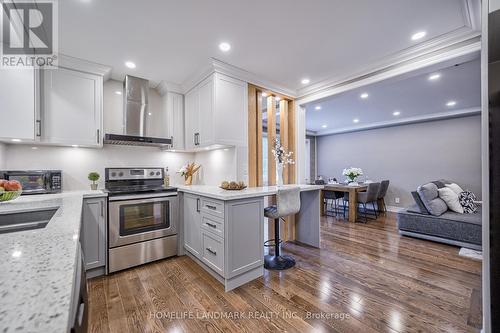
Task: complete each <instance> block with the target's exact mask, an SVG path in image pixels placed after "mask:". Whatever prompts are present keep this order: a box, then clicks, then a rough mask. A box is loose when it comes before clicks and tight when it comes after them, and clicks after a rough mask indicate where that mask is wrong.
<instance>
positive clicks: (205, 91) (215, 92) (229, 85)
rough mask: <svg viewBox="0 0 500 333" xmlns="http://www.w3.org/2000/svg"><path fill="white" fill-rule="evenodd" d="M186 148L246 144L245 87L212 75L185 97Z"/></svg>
mask: <svg viewBox="0 0 500 333" xmlns="http://www.w3.org/2000/svg"><path fill="white" fill-rule="evenodd" d="M185 103H186V105H185V117H186V118H185V122H186V126H185V129H186V131H185V134H186V142H185V144H186V149H189V150H196V149H197V148H205V147H210V146H213V145H230V146H239V145H246V140H247V125H246V124H247V119H246V115H247V111H246V110H247V84H246V82H243V81H240V80H237V79H234V78H231V77H229V76H226V75H223V74H220V73H217V72H216V73H213V74H211V75H210V76H209V77H207V78H206V79H204V80H203V81H201V82H200V83H198V84H197V85H196V86H195V87H194V88H192V89H191V90H190V91H189V92H188V93H187V94H186V98H185Z"/></svg>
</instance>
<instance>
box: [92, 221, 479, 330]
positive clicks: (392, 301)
mask: <svg viewBox="0 0 500 333" xmlns="http://www.w3.org/2000/svg"><path fill="white" fill-rule="evenodd" d="M321 236H322V244H321V249H315V248H311V247H308V246H303V245H299V244H292V243H287V244H285V245H284V252H285V253H288V254H291V255H293V256H294V257H295V258H296V260H297V265H296V267H294V268H292V269H290V270H287V271H282V272H274V271H265V274H264V276H263V277H262V278H259V279H257V280H255V281H252V282H251V283H248V284H246V285H244V286H242V287H240V288H238V289H236V290H234V291H232V292H229V293H225V292H224V289H223V287H222V285H221V284H220V283H219V282H217V281H216V280H215V279H214V278H212V277H211V276H210V275H209V274H208V273H206V272H205V271H204V270H203V269H202V268H200V267H199V266H198V265H197V264H195V263H194V261H192V260H191V259H190V258H188V257H187V256H183V257H176V258H171V259H166V260H162V261H158V262H155V263H152V264H148V265H144V266H141V267H137V268H134V269H130V270H127V271H123V272H119V273H116V274H112V275H109V276H106V277H100V278H95V279H93V280H90V282H89V290H90V295H89V298H90V301H89V303H90V305H89V309H90V315H89V317H90V324H89V331H90V332H118V333H125V332H233V331H235V332H252V333H256V332H276V331H283V332H285V331H287V332H364V333H368V332H479V331H480V327H481V263H480V262H478V261H473V260H470V259H466V258H463V257H460V256H458V250H459V249H458V248H457V247H452V246H447V245H443V244H438V243H433V242H429V241H424V240H418V239H413V238H408V237H401V236H399V235H398V233H397V229H396V220H395V214H393V213H388V216H387V217H381V218H379V219H378V220H377V221H369V222H368V224H361V223H356V224H353V223H347V222H345V221H340V220H336V219H334V218H331V217H324V218H323V219H322V228H321Z"/></svg>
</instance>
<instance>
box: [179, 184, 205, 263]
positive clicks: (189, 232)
mask: <svg viewBox="0 0 500 333" xmlns="http://www.w3.org/2000/svg"><path fill="white" fill-rule="evenodd" d="M183 204H184V248H185V249H186V250H188V251H189V252H191V253H192V254H193V255H194V256H195V257H197V258H201V253H202V252H201V245H202V244H201V213H200V206H201V200H200V197H197V196H192V195H189V194H184V201H183Z"/></svg>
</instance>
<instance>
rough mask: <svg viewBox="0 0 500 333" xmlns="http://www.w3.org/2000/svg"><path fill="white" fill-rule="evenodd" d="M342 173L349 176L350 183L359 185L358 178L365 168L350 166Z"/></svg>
mask: <svg viewBox="0 0 500 333" xmlns="http://www.w3.org/2000/svg"><path fill="white" fill-rule="evenodd" d="M342 174H343V175H344V176H346V177H347V180H348V182H349V185H352V186H356V185H358V183H357V182H356V179H357V178H358V177H359V176H362V175H363V170H361V168H353V167H350V168H346V169H344V171H343V172H342Z"/></svg>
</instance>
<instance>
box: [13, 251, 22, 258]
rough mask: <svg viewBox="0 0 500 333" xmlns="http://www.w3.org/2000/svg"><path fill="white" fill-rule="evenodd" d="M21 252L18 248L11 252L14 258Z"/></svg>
mask: <svg viewBox="0 0 500 333" xmlns="http://www.w3.org/2000/svg"><path fill="white" fill-rule="evenodd" d="M22 254H23V253H22V252H21V251H19V250H16V251H14V252H12V256H13V257H14V258H19V257H20V256H21V255H22Z"/></svg>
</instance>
